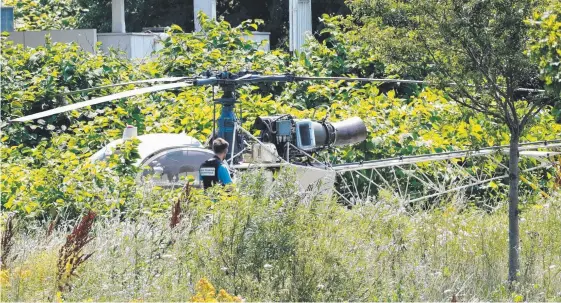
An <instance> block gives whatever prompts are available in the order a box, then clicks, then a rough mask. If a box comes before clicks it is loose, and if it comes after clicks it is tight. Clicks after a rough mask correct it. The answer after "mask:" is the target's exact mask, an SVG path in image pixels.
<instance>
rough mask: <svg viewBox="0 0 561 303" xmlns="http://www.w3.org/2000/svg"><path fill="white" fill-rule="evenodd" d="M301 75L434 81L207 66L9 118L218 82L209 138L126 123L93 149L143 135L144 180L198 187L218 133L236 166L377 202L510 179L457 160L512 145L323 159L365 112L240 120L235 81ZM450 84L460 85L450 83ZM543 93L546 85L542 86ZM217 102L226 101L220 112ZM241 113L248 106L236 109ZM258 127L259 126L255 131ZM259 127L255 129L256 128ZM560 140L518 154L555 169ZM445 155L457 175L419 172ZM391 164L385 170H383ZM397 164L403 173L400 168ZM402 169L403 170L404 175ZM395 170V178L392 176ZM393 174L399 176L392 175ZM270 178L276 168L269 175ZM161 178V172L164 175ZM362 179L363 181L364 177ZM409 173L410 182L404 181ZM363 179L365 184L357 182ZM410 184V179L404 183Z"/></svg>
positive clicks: (355, 132)
mask: <svg viewBox="0 0 561 303" xmlns="http://www.w3.org/2000/svg"><path fill="white" fill-rule="evenodd" d="M303 81H346V82H368V83H397V84H401V83H410V84H420V85H430V84H432V83H430V82H428V81H422V80H407V79H376V78H353V77H314V76H298V75H293V74H273V75H263V74H260V73H257V72H249V71H245V72H238V73H232V72H228V71H224V72H219V73H211V72H206V73H205V74H204V75H202V76H200V77H167V78H157V79H147V80H138V81H131V82H125V83H117V84H112V85H105V86H98V87H91V88H86V89H82V90H77V91H72V92H67V93H64V95H70V94H84V93H87V92H90V91H94V90H99V89H105V88H113V87H118V86H125V85H140V84H153V85H152V86H148V87H140V88H136V89H133V90H128V91H123V92H119V93H114V94H111V95H107V96H103V97H98V98H94V99H90V100H87V101H83V102H78V103H73V104H69V105H66V106H62V107H58V108H55V109H50V110H47V111H43V112H39V113H35V114H32V115H28V116H24V117H20V118H16V119H13V120H10V121H9V122H10V123H19V122H26V121H30V120H34V119H39V118H43V117H47V116H50V115H55V114H60V113H64V112H67V111H72V110H76V109H80V108H83V107H87V106H92V105H97V104H101V103H106V102H111V101H114V100H119V99H122V98H127V97H132V96H137V95H142V94H149V93H155V92H158V91H164V90H171V89H183V88H188V87H193V86H213V87H219V88H220V89H221V90H222V96H221V97H219V98H217V99H215V100H214V105H215V106H214V111H213V129H212V135H211V136H210V137H209V139H208V140H207V142H206V144H202V143H201V142H199V141H198V140H196V139H195V138H192V137H189V136H186V135H185V134H148V135H141V136H137V134H136V129H135V128H134V127H133V126H128V127H127V128H126V129H125V131H124V134H123V138H122V139H120V140H115V141H113V142H110V143H109V144H108V145H107V146H106V147H104V148H102V149H101V150H100V151H98V152H97V153H95V154H94V155H93V156H92V158H91V159H92V160H93V161H98V160H103V159H104V158H105V157H107V156H108V155H110V154H111V153H112V149H113V148H114V147H115V146H116V145H117V144H119V143H120V142H122V141H123V140H127V139H130V138H133V137H136V138H137V139H139V140H140V142H141V143H140V145H139V147H138V148H139V154H140V155H141V157H140V159H139V160H138V161H137V163H136V165H137V166H139V167H143V168H144V169H143V170H141V173H139V175H138V180H139V181H144V180H145V179H146V177H147V176H149V175H154V174H157V175H160V176H161V177H162V179H163V181H161V182H164V183H166V184H168V185H181V179H182V177H185V176H192V177H193V179H194V180H195V184H194V185H195V186H198V185H200V184H198V180H199V178H198V169H199V166H200V165H201V164H202V163H203V162H204V161H205V160H207V159H209V158H210V157H212V155H213V153H212V152H211V151H210V150H209V149H208V148H205V145H206V146H207V147H208V146H211V142H212V140H213V139H214V138H217V137H220V138H223V139H225V140H226V141H227V142H228V143H229V146H230V148H229V150H228V153H227V156H226V163H227V165H228V166H229V169H231V170H233V171H243V170H252V169H265V170H266V171H268V172H272V171H275V170H279V169H281V168H283V167H290V168H292V169H294V170H295V171H296V175H297V182H298V187H299V188H300V191H301V192H302V193H304V194H306V195H307V196H314V195H318V194H322V195H326V196H331V195H333V194H336V195H337V197H338V199H339V200H340V201H341V202H343V203H345V204H350V205H354V204H357V203H363V202H366V201H372V200H373V199H375V198H374V195H373V194H372V193H373V192H382V191H390V192H392V193H393V194H395V196H396V197H397V198H398V199H400V201H406V202H417V201H422V200H425V199H431V198H435V197H439V196H442V195H446V194H450V193H455V192H456V193H458V192H461V191H462V190H466V189H468V188H471V187H475V186H480V185H483V184H487V183H490V182H492V181H496V180H500V179H504V178H507V177H508V174H503V175H495V176H472V175H469V174H465V172H463V173H462V170H463V167H462V164H461V163H460V164H458V161H450V160H452V159H466V158H481V157H486V156H487V157H488V156H492V155H494V153H496V152H502V153H508V147H507V146H495V147H490V148H485V149H478V150H463V151H452V152H442V153H435V154H426V155H418V156H401V157H397V158H389V159H378V160H370V161H362V162H355V163H330V162H329V161H327V160H326V159H318V155H320V152H322V151H327V152H328V154H329V151H331V150H332V149H333V148H335V147H343V146H350V145H355V144H360V143H361V142H363V141H364V140H365V139H366V138H367V135H368V131H367V128H366V125H365V123H364V121H363V120H362V119H360V118H359V117H352V118H349V119H346V120H343V121H329V120H328V119H327V117H326V118H324V119H321V120H311V119H297V118H295V117H293V116H291V115H288V114H282V115H281V114H279V115H270V116H260V117H257V118H256V119H255V121H254V123H253V126H252V129H251V130H246V129H244V128H243V127H242V124H241V119H240V118H239V117H238V115H237V114H236V105H238V106H241V105H240V102H239V100H238V99H237V98H236V88H237V87H238V86H240V85H247V84H255V83H273V82H275V83H286V82H303ZM449 85H455V84H454V83H450V84H449ZM520 90H524V91H525V92H539V91H540V90H536V89H520ZM542 92H543V91H542ZM216 105H220V107H221V109H220V113H219V116H218V118H217V110H216ZM238 109H239V112H241V111H242V109H241V108H238ZM252 131H253V133H252ZM254 134H257V135H254ZM559 147H561V140H557V141H540V142H530V143H525V144H521V145H520V147H519V150H520V155H521V156H526V157H533V158H536V159H538V161H540V163H541V164H540V165H538V166H536V167H533V168H530V169H527V170H524V171H522V172H525V171H534V170H538V169H543V168H550V167H552V166H553V165H554V164H553V163H552V162H551V161H549V159H550V158H551V157H552V156H555V155H559V154H561V152H558V151H555V149H557V148H559ZM434 161H440V162H446V170H447V171H454V172H459V173H456V174H455V176H456V177H455V178H453V179H450V178H432V177H430V176H427V175H426V174H423V173H421V174H415V173H414V170H415V169H418V168H419V167H418V164H419V163H423V162H434ZM384 169H385V170H387V171H386V172H382V173H381V170H384ZM397 170H399V173H396V171H397ZM398 175H399V176H400V177H398ZM388 176H389V177H388ZM392 176H393V180H391V178H392ZM269 179H272V174H269ZM160 180H161V179H160ZM359 180H361V181H359ZM404 180H405V182H403V181H404ZM410 181H414V182H416V183H419V184H422V185H423V186H424V189H423V190H422V191H420V192H417V193H412V192H409V191H408V188H409V186H408V183H409V182H410ZM359 183H360V184H362V186H359V185H358V184H359ZM404 184H405V185H404Z"/></svg>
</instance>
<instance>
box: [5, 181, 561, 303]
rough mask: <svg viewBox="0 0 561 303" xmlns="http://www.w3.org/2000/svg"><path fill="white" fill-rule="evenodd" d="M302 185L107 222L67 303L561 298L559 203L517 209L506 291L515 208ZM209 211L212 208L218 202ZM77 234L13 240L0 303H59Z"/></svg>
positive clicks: (285, 184) (199, 199) (100, 225)
mask: <svg viewBox="0 0 561 303" xmlns="http://www.w3.org/2000/svg"><path fill="white" fill-rule="evenodd" d="M293 178H294V177H293V176H292V175H291V174H282V175H281V177H280V181H278V182H276V183H275V184H274V185H272V186H269V185H266V183H265V182H263V177H262V176H260V175H259V174H255V175H249V176H245V177H244V178H243V180H242V182H241V184H240V185H239V186H240V188H241V190H239V191H233V192H230V193H226V194H224V193H223V194H220V193H216V192H211V193H209V196H210V197H208V198H207V197H203V196H201V195H200V194H199V195H198V196H196V195H195V197H194V198H193V199H190V202H189V204H185V205H182V207H181V208H182V209H183V214H182V217H181V221H180V222H179V223H178V224H177V225H176V226H175V227H174V228H170V221H169V220H170V217H171V210H170V211H169V213H167V214H166V215H165V216H164V215H162V216H148V215H138V216H136V217H134V218H127V219H122V218H120V217H119V216H114V217H111V218H98V219H97V221H96V223H95V225H94V230H93V235H94V239H93V240H92V242H90V243H89V244H88V246H87V247H86V248H85V252H86V253H89V252H93V255H92V256H91V258H90V259H89V260H88V261H87V262H85V263H84V264H83V265H82V268H80V269H79V271H78V272H77V274H78V277H77V278H75V279H74V280H73V287H72V289H71V290H70V291H69V292H68V293H65V295H64V298H65V299H67V300H70V301H83V300H93V301H130V300H145V301H186V300H189V299H190V298H191V297H192V296H193V295H194V294H195V285H196V283H197V281H199V280H200V279H201V278H203V277H206V278H207V279H208V280H209V281H211V282H212V283H213V284H214V285H216V287H217V288H223V289H226V290H227V291H228V292H229V293H232V294H235V295H240V296H242V297H243V298H244V299H245V300H248V301H257V300H258V301H342V300H348V301H424V300H430V301H449V300H451V299H452V297H454V296H455V297H456V298H457V299H459V300H470V301H471V300H516V301H518V300H522V299H523V300H531V301H548V300H553V301H559V300H561V232H560V231H561V195H556V196H555V197H554V198H553V199H550V200H544V201H542V202H541V203H540V204H536V205H533V206H528V207H527V208H525V209H524V210H523V211H522V214H521V217H522V222H521V231H522V263H521V268H522V271H521V273H520V274H521V279H520V284H519V285H518V286H517V290H516V292H515V293H511V292H509V290H508V287H507V284H506V277H507V244H508V243H507V240H508V234H507V210H506V207H500V208H498V209H497V210H496V211H495V212H492V213H489V212H485V211H482V210H479V209H474V208H469V207H467V206H466V205H467V203H465V201H460V200H457V201H453V202H451V203H449V204H447V205H445V206H442V207H439V208H436V209H431V210H419V211H411V210H406V209H403V208H402V207H401V206H400V205H399V203H396V202H395V201H391V200H387V201H378V202H377V203H375V204H369V205H362V206H356V207H353V208H352V209H347V208H344V207H342V206H340V205H339V204H337V203H335V202H333V201H331V200H325V199H323V198H322V197H319V196H316V197H308V198H306V199H304V198H303V197H302V196H301V195H299V194H297V191H296V190H295V187H294V179H293ZM213 201H214V202H213ZM68 229H69V227H66V228H64V227H59V228H58V229H57V230H55V231H54V232H53V233H52V235H50V236H49V237H46V230H47V227H45V226H40V227H37V228H27V229H26V231H25V232H24V231H20V232H19V233H17V234H16V236H15V243H14V246H13V248H12V254H13V255H14V256H17V257H16V258H15V260H14V261H13V262H12V263H11V264H7V266H8V267H9V268H8V269H7V271H5V273H6V276H8V277H9V278H7V279H3V280H2V281H3V285H2V296H1V299H2V301H46V300H53V298H56V283H55V280H56V273H57V252H58V249H59V248H60V246H61V245H62V243H64V237H65V235H66V233H67V232H68Z"/></svg>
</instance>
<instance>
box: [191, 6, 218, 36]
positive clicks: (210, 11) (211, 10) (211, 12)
mask: <svg viewBox="0 0 561 303" xmlns="http://www.w3.org/2000/svg"><path fill="white" fill-rule="evenodd" d="M193 11H194V13H195V18H194V20H195V31H196V32H200V31H201V24H200V23H199V20H198V19H197V16H198V15H199V12H201V11H202V12H203V13H204V14H205V15H207V16H208V17H209V18H210V19H216V0H193Z"/></svg>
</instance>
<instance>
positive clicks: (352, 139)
mask: <svg viewBox="0 0 561 303" xmlns="http://www.w3.org/2000/svg"><path fill="white" fill-rule="evenodd" d="M312 126H313V129H314V137H315V141H316V146H346V145H352V144H356V143H360V142H362V141H364V140H365V139H366V136H367V130H366V125H365V124H364V121H362V119H360V118H359V117H352V118H349V119H347V120H343V121H339V122H334V123H331V122H327V121H325V122H323V123H322V122H315V121H314V122H312Z"/></svg>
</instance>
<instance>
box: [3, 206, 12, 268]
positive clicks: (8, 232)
mask: <svg viewBox="0 0 561 303" xmlns="http://www.w3.org/2000/svg"><path fill="white" fill-rule="evenodd" d="M14 217H15V216H14V215H13V214H10V215H8V218H7V219H6V221H5V226H4V228H3V229H2V236H1V238H2V240H1V244H2V250H1V252H2V255H0V270H4V269H6V268H7V267H8V266H7V263H8V256H9V255H10V251H11V250H12V246H13V245H14Z"/></svg>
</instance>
